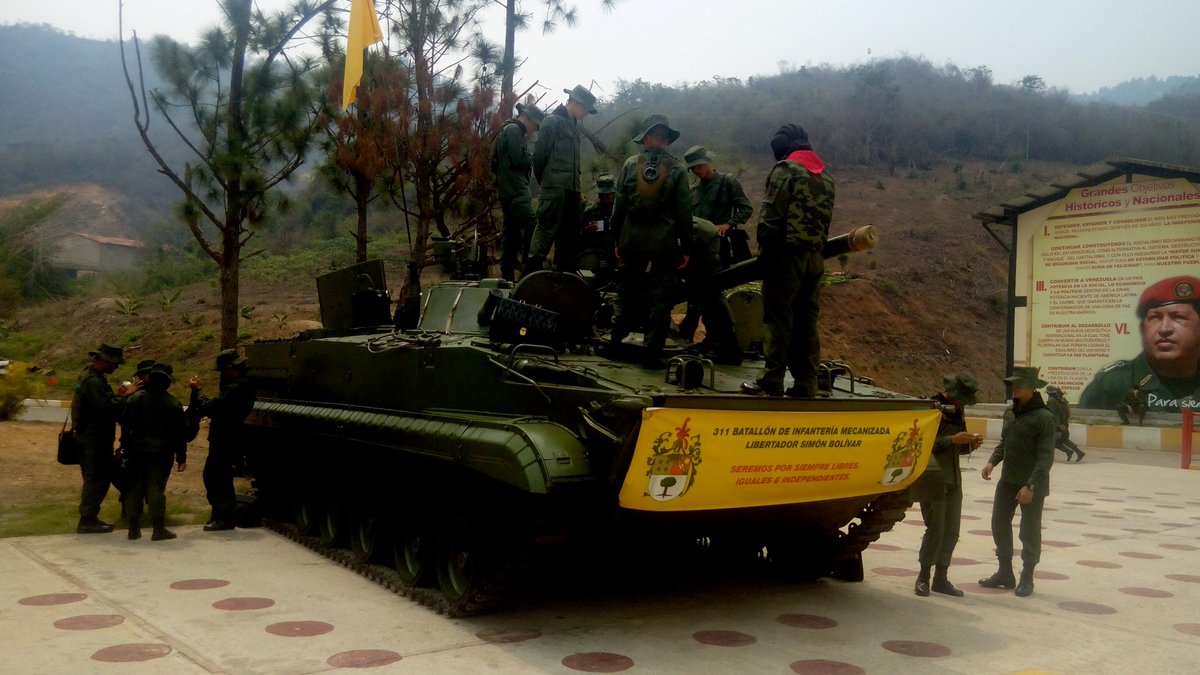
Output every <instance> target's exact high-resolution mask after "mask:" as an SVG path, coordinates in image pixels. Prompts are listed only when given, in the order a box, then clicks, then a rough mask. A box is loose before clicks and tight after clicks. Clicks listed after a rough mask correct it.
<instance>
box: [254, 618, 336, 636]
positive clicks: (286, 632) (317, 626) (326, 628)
mask: <svg viewBox="0 0 1200 675" xmlns="http://www.w3.org/2000/svg"><path fill="white" fill-rule="evenodd" d="M332 630H333V624H328V623H325V622H324V621H281V622H279V623H273V624H271V625H270V626H267V632H268V633H270V634H272V635H279V636H282V637H312V636H314V635H324V634H325V633H328V632H330V631H332Z"/></svg>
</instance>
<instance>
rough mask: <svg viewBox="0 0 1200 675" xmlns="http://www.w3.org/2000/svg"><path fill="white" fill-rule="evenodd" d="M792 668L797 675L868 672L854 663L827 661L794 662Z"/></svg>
mask: <svg viewBox="0 0 1200 675" xmlns="http://www.w3.org/2000/svg"><path fill="white" fill-rule="evenodd" d="M790 667H791V669H792V672H793V673H796V674H797V675H864V674H865V673H866V672H867V671H866V670H863V669H862V668H860V667H858V666H856V665H854V664H853V663H846V662H844V661H829V660H827V659H807V660H805V661H794V662H792V665H791V666H790Z"/></svg>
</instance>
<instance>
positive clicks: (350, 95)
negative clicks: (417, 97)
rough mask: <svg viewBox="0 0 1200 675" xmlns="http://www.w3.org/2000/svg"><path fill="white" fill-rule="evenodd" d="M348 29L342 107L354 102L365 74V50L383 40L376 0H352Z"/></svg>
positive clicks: (344, 107)
mask: <svg viewBox="0 0 1200 675" xmlns="http://www.w3.org/2000/svg"><path fill="white" fill-rule="evenodd" d="M347 28H348V30H347V31H346V33H347V35H346V76H345V78H344V79H343V82H342V109H343V110H345V109H346V108H349V107H350V104H351V103H353V102H354V97H355V93H356V91H355V90H357V89H358V83H359V81H360V80H362V75H363V50H364V49H366V48H367V45H373V44H375V43H376V42H381V41H382V40H383V30H382V29H381V28H380V27H379V17H377V16H375V1H374V0H350V25H349V26H348V27H347Z"/></svg>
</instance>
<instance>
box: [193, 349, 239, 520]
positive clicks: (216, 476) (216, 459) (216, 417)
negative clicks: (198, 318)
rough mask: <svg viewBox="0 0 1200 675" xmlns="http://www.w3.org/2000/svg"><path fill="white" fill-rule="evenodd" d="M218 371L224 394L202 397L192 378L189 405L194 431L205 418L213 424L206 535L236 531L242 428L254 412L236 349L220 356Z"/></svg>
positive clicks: (206, 467)
mask: <svg viewBox="0 0 1200 675" xmlns="http://www.w3.org/2000/svg"><path fill="white" fill-rule="evenodd" d="M214 370H218V371H220V372H221V384H220V393H219V394H218V395H217V397H216V398H207V397H205V396H204V394H202V393H200V382H199V380H197V379H195V378H192V380H191V381H190V382H189V383H188V385H189V386H190V387H191V388H192V399H191V402H190V403H189V404H188V416H189V417H190V418H191V419H190V420H189V421H190V422H191V423H192V425H193V428H195V426H196V425H198V424H199V423H200V418H201V417H207V418H209V419H210V420H211V423H210V425H209V427H208V459H207V460H205V462H204V490H205V492H206V493H207V495H208V503H209V505H211V506H212V519H211V520H210V521H209V522H208V524H207V525H205V526H204V531H205V532H211V531H214V530H232V529H233V528H234V527H235V526H236V523H235V522H234V510H235V508H236V507H237V496H236V495H235V494H234V492H233V476H234V465H235V464H240V463H241V461H242V459H243V452H244V448H242V426H243V424H242V423H243V422H245V421H246V417H247V416H248V415H249V414H250V411H251V410H252V409H253V408H254V389H253V388H252V387H251V385H250V380H249V379H248V378H247V377H246V357H244V356H240V355H239V354H238V353H237V350H236V349H226V350H224V351H222V352H221V353H219V354H217V365H216V368H214Z"/></svg>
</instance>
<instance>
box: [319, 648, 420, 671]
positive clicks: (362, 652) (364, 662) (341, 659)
mask: <svg viewBox="0 0 1200 675" xmlns="http://www.w3.org/2000/svg"><path fill="white" fill-rule="evenodd" d="M402 658H404V657H403V656H401V655H399V654H397V653H396V652H392V651H388V650H386V649H355V650H353V651H349V652H342V653H340V654H334V655H333V656H331V657H329V658H328V659H327V660H326V661H325V663H327V664H329V665H330V666H333V667H334V668H377V667H379V666H386V665H388V664H389V663H395V662H397V661H399V660H400V659H402Z"/></svg>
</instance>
